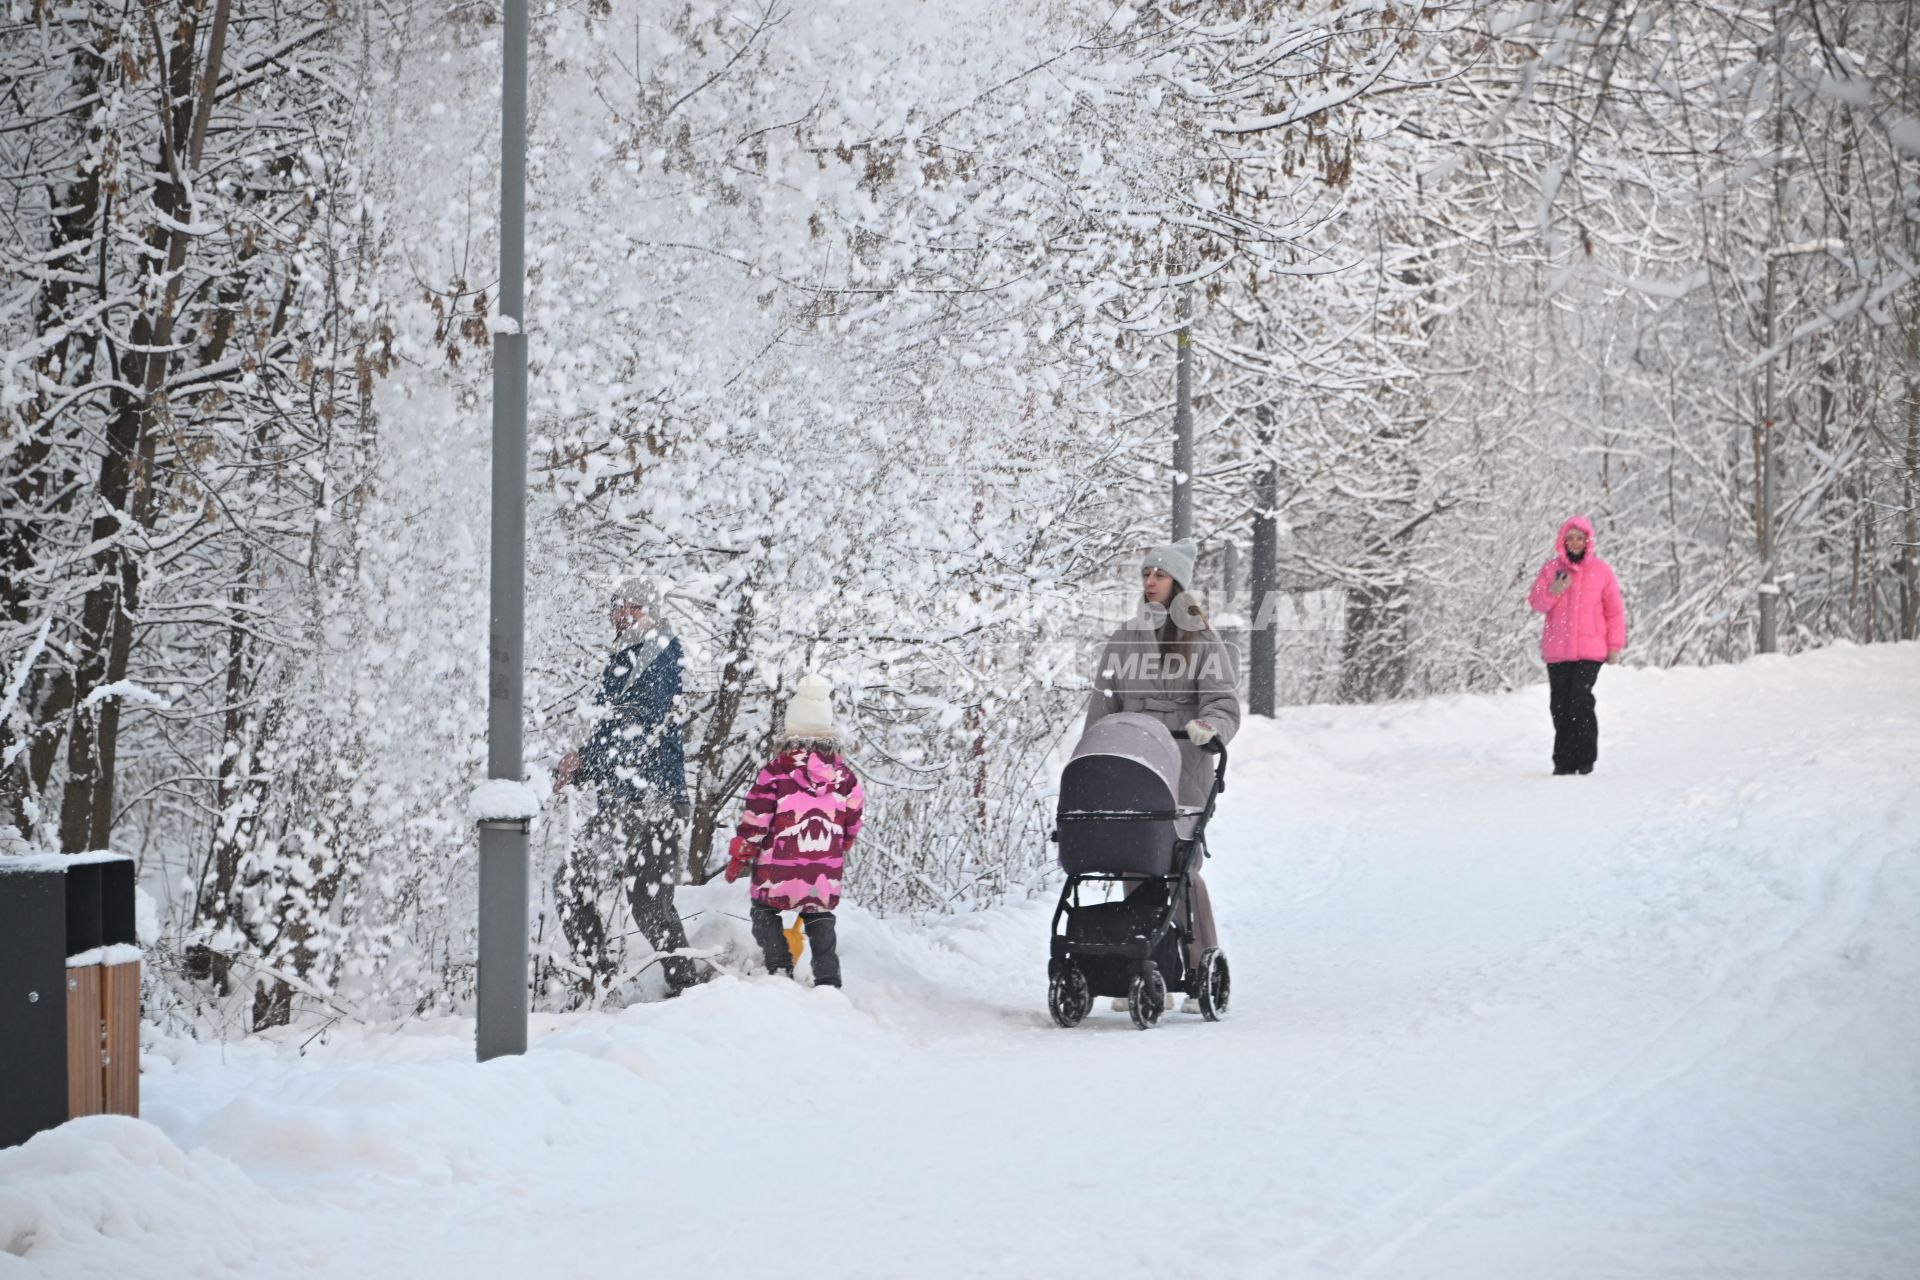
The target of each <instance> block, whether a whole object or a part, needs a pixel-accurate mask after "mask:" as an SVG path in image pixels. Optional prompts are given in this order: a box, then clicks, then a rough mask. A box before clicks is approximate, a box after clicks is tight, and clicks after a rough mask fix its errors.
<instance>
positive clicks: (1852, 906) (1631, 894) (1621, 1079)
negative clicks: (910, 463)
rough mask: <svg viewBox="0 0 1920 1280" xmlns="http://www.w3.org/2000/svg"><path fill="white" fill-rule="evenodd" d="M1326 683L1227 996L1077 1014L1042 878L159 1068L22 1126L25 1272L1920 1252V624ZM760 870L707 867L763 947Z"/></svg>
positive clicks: (1286, 726)
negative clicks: (1815, 642)
mask: <svg viewBox="0 0 1920 1280" xmlns="http://www.w3.org/2000/svg"><path fill="white" fill-rule="evenodd" d="M1599 698H1600V714H1601V718H1602V748H1603V754H1602V758H1601V762H1600V767H1599V770H1598V771H1597V772H1596V773H1595V774H1594V775H1593V776H1592V777H1590V778H1576V779H1562V778H1552V777H1548V776H1546V767H1545V753H1546V745H1547V728H1546V720H1547V716H1546V708H1545V692H1544V690H1543V689H1538V688H1535V689H1529V690H1523V691H1520V692H1518V693H1515V694H1512V695H1503V696H1494V697H1471V698H1446V699H1436V700H1433V701H1429V702H1424V703H1415V704H1407V705H1404V706H1396V707H1386V708H1380V707H1359V708H1324V707H1313V708H1298V709H1291V710H1288V711H1286V712H1284V713H1283V714H1282V715H1281V716H1280V717H1279V718H1278V719H1277V721H1275V722H1274V723H1272V724H1270V725H1268V724H1256V725H1254V726H1251V727H1250V728H1249V729H1248V730H1247V732H1246V733H1245V734H1243V736H1242V737H1241V739H1240V740H1239V741H1238V742H1237V743H1236V744H1235V749H1234V767H1233V772H1232V774H1231V776H1230V786H1229V790H1228V794H1227V796H1226V797H1225V799H1224V801H1223V804H1222V809H1221V812H1220V815H1219V817H1218V819H1217V820H1216V826H1215V829H1214V833H1213V841H1212V843H1213V845H1214V848H1215V851H1216V855H1217V856H1216V857H1215V858H1214V859H1213V861H1212V862H1211V863H1210V864H1209V866H1208V877H1209V881H1210V883H1211V884H1212V885H1213V887H1214V893H1215V898H1216V902H1217V904H1218V908H1219V911H1220V915H1221V928H1222V935H1223V939H1224V942H1225V945H1226V947H1227V950H1228V952H1229V954H1230V956H1231V957H1232V958H1233V961H1234V965H1235V979H1236V984H1235V985H1236V990H1235V998H1236V1005H1235V1008H1234V1010H1233V1012H1232V1014H1231V1015H1230V1017H1229V1018H1228V1020H1227V1021H1226V1022H1224V1023H1221V1024H1218V1025H1206V1024H1203V1023H1201V1022H1200V1020H1199V1019H1197V1018H1195V1017H1193V1016H1191V1015H1184V1014H1178V1013H1176V1014H1170V1015H1168V1016H1167V1017H1166V1018H1165V1019H1163V1022H1162V1024H1161V1026H1160V1027H1159V1028H1158V1029H1156V1030H1154V1031H1152V1032H1149V1033H1145V1034H1142V1033H1140V1032H1137V1031H1135V1030H1133V1028H1132V1026H1131V1024H1130V1022H1129V1021H1128V1020H1127V1018H1126V1016H1125V1015H1124V1014H1119V1013H1114V1012H1112V1011H1110V1010H1108V1009H1106V1008H1105V1007H1104V1002H1102V1005H1101V1007H1099V1008H1098V1010H1097V1011H1096V1013H1095V1014H1094V1015H1093V1016H1092V1017H1091V1018H1090V1019H1089V1020H1088V1021H1087V1023H1085V1024H1083V1025H1082V1026H1081V1027H1079V1028H1076V1029H1074V1030H1072V1031H1062V1030H1059V1029H1057V1028H1055V1027H1053V1026H1052V1024H1051V1022H1050V1021H1049V1020H1048V1018H1047V1015H1046V1012H1045V998H1044V987H1045V963H1046V940H1045V937H1046V928H1047V921H1048V918H1049V916H1050V914H1051V911H1052V902H1051V899H1050V898H1048V899H1046V900H1035V901H1030V902H1020V903H1013V904H1009V905H1008V906H1005V907H1002V908H999V909H997V910H993V911H988V912H982V913H978V914H976V915H970V916H964V917H953V918H943V919H938V920H931V921H921V922H913V921H886V920H879V919H876V918H874V917H872V916H870V915H867V914H866V913H864V912H861V911H860V910H859V909H858V908H857V907H855V908H852V909H849V910H848V911H847V912H845V914H844V915H843V925H842V939H843V942H842V945H843V951H844V954H845V964H846V968H847V979H848V982H849V986H848V988H847V990H846V991H845V992H844V993H842V992H833V991H815V990H810V989H807V988H806V987H805V986H804V985H797V984H792V983H788V982H786V981H784V980H778V979H770V978H766V977H746V978H741V977H738V976H723V977H722V978H720V979H719V980H717V981H716V982H714V983H713V984H711V985H709V986H707V987H704V988H701V989H699V990H696V991H694V992H691V993H689V994H688V995H687V996H686V997H684V998H683V999H681V1000H678V1001H675V1002H673V1003H671V1004H658V1003H644V1004H640V1005H636V1006H634V1007H631V1008H628V1009H625V1010H621V1011H618V1012H611V1013H598V1014H583V1015H570V1016H566V1017H551V1016H549V1017H536V1019H535V1025H534V1043H533V1046H532V1051H531V1052H530V1053H529V1054H528V1055H526V1056H525V1057H524V1058H520V1059H517V1060H503V1061H500V1062H496V1063H490V1064H487V1065H486V1066H484V1067H477V1066H475V1065H473V1064H472V1063H471V1061H470V1049H469V1046H470V1043H471V1041H470V1037H471V1024H470V1023H468V1022H463V1021H460V1020H451V1019H449V1020H441V1021H437V1022H428V1023H413V1024H408V1025H404V1026H397V1027H386V1028H339V1029H336V1030H334V1031H332V1032H329V1033H328V1034H327V1035H326V1036H324V1037H323V1038H322V1039H321V1040H319V1041H316V1042H315V1043H314V1044H313V1045H312V1046H311V1047H310V1048H309V1049H308V1050H307V1052H306V1053H305V1054H304V1055H302V1054H301V1053H299V1052H298V1046H299V1045H300V1043H301V1042H302V1041H303V1040H305V1039H307V1037H308V1036H309V1035H310V1034H311V1029H309V1030H305V1031H299V1032H295V1033H290V1034H288V1035H287V1036H285V1037H283V1038H272V1037H262V1038H256V1039H255V1040H253V1041H249V1042H246V1043H241V1044H233V1045H227V1046H221V1045H216V1044H196V1043H192V1042H187V1041H181V1040H163V1041H159V1042H155V1043H152V1044H150V1045H149V1052H148V1053H147V1054H146V1055H144V1056H143V1066H144V1067H145V1070H146V1073H147V1074H146V1078H145V1090H146V1119H144V1120H141V1121H131V1120H124V1119H119V1118H111V1117H103V1118H98V1119H93V1120H87V1121H82V1122H78V1123H76V1124H72V1125H68V1126H65V1127H63V1128H62V1129H59V1130H56V1131H54V1132H52V1133H48V1134H43V1135H41V1136H40V1137H37V1138H36V1139H34V1140H33V1141H32V1142H31V1143H29V1144H27V1146H25V1147H23V1148H20V1149H17V1150H14V1151H6V1152H0V1280H12V1278H13V1277H15V1276H21V1277H25V1276H32V1277H35V1278H36V1280H38V1278H39V1277H49V1276H50V1277H61V1278H63V1280H64V1278H66V1277H90V1276H110V1275H112V1276H118V1275H122V1274H126V1273H129V1272H133V1271H138V1272H140V1273H142V1274H149V1275H158V1276H173V1275H180V1276H262V1275H273V1276H282V1275H284V1276H347V1275H363V1274H373V1275H380V1274H392V1273H398V1272H400V1271H402V1270H408V1271H413V1270H421V1269H429V1268H430V1269H432V1270H433V1271H436V1272H437V1271H441V1270H446V1271H448V1272H450V1273H454V1274H464V1275H473V1276H493V1275H499V1276H508V1275H526V1274H578V1275H589V1276H591V1275H625V1274H629V1273H633V1272H638V1273H639V1274H642V1275H661V1276H668V1275H691V1274H697V1275H707V1276H728V1277H730V1276H748V1275H754V1274H758V1273H760V1272H763V1271H766V1270H773V1271H776V1272H781V1273H790V1274H793V1275H796V1276H801V1277H808V1276H815V1275H819V1276H832V1277H835V1278H836V1280H850V1278H852V1277H890V1276H915V1277H919V1276H928V1277H948V1276H953V1277H960V1276H1005V1275H1021V1276H1073V1277H1078V1276H1089V1277H1092V1276H1101V1277H1107V1276H1143V1277H1144V1276H1155V1277H1185V1276H1191V1277H1293V1276H1316V1277H1317V1276H1387V1277H1402V1276H1408V1277H1428V1276H1432V1277H1451V1276H1460V1277H1509V1276H1511V1277H1526V1278H1527V1280H1541V1278H1546V1277H1568V1278H1570V1280H1571V1278H1576V1277H1577V1278H1578V1280H1596V1278H1603V1277H1616V1276H1617V1277H1628V1276H1644V1277H1691V1276H1700V1275H1739V1276H1742V1277H1756V1276H1758V1277H1780V1278H1781V1280H1820V1278H1824V1277H1834V1278H1836V1280H1838V1278H1840V1277H1847V1278H1849V1280H1857V1278H1862V1277H1865V1278H1872V1277H1887V1278H1888V1280H1893V1278H1894V1277H1899V1278H1901V1280H1906V1278H1908V1277H1911V1276H1913V1275H1917V1274H1920V1161H1916V1160H1915V1159H1914V1157H1913V1152H1914V1151H1915V1150H1920V1065H1917V1064H1920V1002H1916V1001H1915V1000H1914V999H1913V998H1912V994H1911V989H1910V984H1911V980H1912V975H1913V973H1914V972H1915V968H1916V961H1920V928H1917V927H1916V919H1917V915H1916V908H1920V771H1916V769H1915V767H1914V764H1913V761H1914V759H1915V758H1916V756H1917V755H1920V753H1917V752H1916V750H1915V749H1916V747H1920V646H1916V645H1910V644H1909V645H1897V646H1880V647H1876V648H1873V649H1856V648H1851V647H1847V646H1841V647H1837V648H1835V649H1832V650H1826V651H1822V652H1819V653H1814V654H1810V655H1806V656H1803V657H1799V658H1795V659H1792V660H1784V659H1766V660H1759V661H1755V662H1750V663H1747V664H1744V665H1742V666H1740V667H1735V668H1714V669H1709V670H1679V671H1634V670H1624V671H1623V670H1611V671H1608V672H1607V673H1606V674H1605V675H1604V676H1603V678H1602V681H1601V684H1600V689H1599ZM741 897H742V890H741V888H740V887H739V886H724V885H715V886H708V887H706V888H703V889H700V890H692V891H688V892H687V893H686V894H685V897H684V900H683V903H682V910H683V912H686V913H688V914H689V915H693V913H695V912H698V914H697V915H695V916H694V918H693V920H692V922H691V929H692V932H693V945H694V946H695V947H698V948H715V949H717V950H718V951H720V952H721V953H722V954H723V955H724V956H726V957H728V959H727V961H726V963H728V964H729V965H730V966H732V967H734V968H735V969H739V968H741V967H742V966H743V964H744V960H743V958H744V957H745V956H746V955H747V954H748V949H749V946H750V944H749V941H748V937H747V931H746V924H745V920H744V918H743V917H744V910H743V909H742V907H743V904H742V902H740V901H736V899H739V898H741Z"/></svg>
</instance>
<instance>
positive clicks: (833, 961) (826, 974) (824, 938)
mask: <svg viewBox="0 0 1920 1280" xmlns="http://www.w3.org/2000/svg"><path fill="white" fill-rule="evenodd" d="M802 919H804V920H805V921H806V922H807V946H808V947H810V948H811V949H812V950H813V985H814V986H816V987H837V986H839V985H840V948H839V943H838V942H837V941H836V940H835V938H834V932H833V912H831V911H816V912H814V913H813V914H812V915H809V916H803V917H802Z"/></svg>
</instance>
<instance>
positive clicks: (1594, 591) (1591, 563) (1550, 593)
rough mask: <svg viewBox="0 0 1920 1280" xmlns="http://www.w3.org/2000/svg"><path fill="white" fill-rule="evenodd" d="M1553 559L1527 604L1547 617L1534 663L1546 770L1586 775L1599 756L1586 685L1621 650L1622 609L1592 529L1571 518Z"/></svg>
mask: <svg viewBox="0 0 1920 1280" xmlns="http://www.w3.org/2000/svg"><path fill="white" fill-rule="evenodd" d="M1553 552H1554V554H1553V558H1552V559H1551V560H1548V561H1547V562H1546V563H1545V564H1544V565H1541V566H1540V573H1539V576H1538V577H1536V578H1535V579H1534V580H1533V590H1532V591H1531V592H1529V593H1528V594H1527V603H1528V604H1529V605H1531V606H1532V607H1533V611H1534V612H1535V613H1544V614H1546V615H1547V622H1546V626H1545V627H1544V628H1543V629H1542V630H1541V633H1540V656H1541V657H1542V658H1545V659H1546V660H1547V688H1548V690H1549V693H1548V704H1547V705H1548V709H1549V710H1550V711H1551V712H1552V713H1553V771H1554V772H1555V773H1557V774H1559V773H1592V772H1593V762H1594V761H1595V760H1596V759H1597V758H1598V757H1599V755H1600V721H1599V718H1598V717H1597V716H1596V715H1595V714H1594V709H1593V685H1594V681H1596V680H1598V679H1599V678H1600V666H1601V664H1602V663H1606V662H1617V661H1618V660H1619V658H1620V651H1621V650H1622V649H1625V648H1626V647H1627V610H1626V607H1625V606H1624V605H1622V604H1621V602H1620V582H1619V580H1618V579H1617V578H1615V577H1614V576H1613V566H1612V565H1610V564H1608V563H1607V562H1606V561H1605V560H1602V559H1601V558H1600V555H1599V553H1598V552H1596V551H1595V550H1594V545H1593V522H1592V521H1590V520H1588V519H1587V518H1586V517H1585V516H1575V517H1573V518H1572V519H1571V520H1569V521H1567V522H1566V523H1565V524H1563V525H1561V526H1560V536H1559V537H1558V538H1556V539H1554V543H1553Z"/></svg>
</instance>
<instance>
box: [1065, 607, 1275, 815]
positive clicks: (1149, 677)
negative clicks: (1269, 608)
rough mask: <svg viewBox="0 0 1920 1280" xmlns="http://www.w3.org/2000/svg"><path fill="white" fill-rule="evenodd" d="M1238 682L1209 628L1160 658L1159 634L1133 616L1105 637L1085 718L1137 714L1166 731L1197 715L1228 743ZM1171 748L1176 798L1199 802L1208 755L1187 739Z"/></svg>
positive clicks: (1236, 715) (1227, 653) (1236, 712)
mask: <svg viewBox="0 0 1920 1280" xmlns="http://www.w3.org/2000/svg"><path fill="white" fill-rule="evenodd" d="M1238 684H1239V679H1238V674H1237V672H1236V670H1235V668H1234V662H1233V654H1232V651H1231V650H1229V649H1228V648H1227V646H1226V645H1225V644H1223V643H1221V641H1220V637H1219V636H1217V635H1215V634H1214V633H1213V630H1212V629H1211V628H1208V629H1207V630H1204V631H1200V632H1197V633H1194V634H1192V635H1190V636H1188V638H1187V643H1185V644H1183V645H1179V646H1176V647H1175V648H1174V650H1173V651H1172V652H1171V653H1169V654H1167V655H1165V656H1164V657H1163V656H1162V655H1161V653H1160V640H1159V637H1158V636H1156V635H1155V634H1154V632H1153V631H1152V630H1151V629H1150V628H1149V627H1148V626H1147V625H1146V624H1145V623H1144V621H1142V620H1135V621H1133V622H1129V623H1127V624H1126V625H1125V626H1122V627H1121V628H1120V629H1119V630H1118V631H1115V632H1114V633H1113V634H1112V635H1111V636H1109V637H1107V643H1106V645H1105V647H1104V648H1103V649H1102V650H1101V653H1100V665H1099V666H1098V667H1097V668H1096V669H1095V670H1094V675H1093V691H1092V692H1091V693H1090V694H1089V695H1088V696H1087V719H1086V723H1087V724H1088V725H1091V724H1092V723H1093V722H1094V721H1095V720H1098V719H1099V718H1100V717H1101V716H1110V715H1113V714H1115V713H1116V712H1121V711H1138V712H1144V713H1146V714H1147V715H1150V716H1152V717H1154V718H1155V719H1157V720H1159V721H1160V723H1162V724H1164V725H1166V726H1167V728H1169V729H1183V728H1185V727H1186V724H1187V721H1189V720H1205V721H1206V722H1207V723H1208V724H1210V725H1212V726H1213V727H1214V728H1215V729H1217V730H1218V731H1219V733H1220V740H1221V741H1222V742H1226V741H1230V740H1231V739H1232V737H1233V735H1234V731H1235V730H1237V729H1238V728H1239V727H1240V693H1239V689H1238ZM1082 731H1083V732H1084V728H1083V730H1082ZM1179 746H1180V795H1179V803H1180V804H1182V805H1188V806H1192V807H1196V808H1197V807H1199V806H1201V805H1204V804H1205V803H1206V802H1207V790H1208V788H1210V787H1211V786H1212V785H1213V781H1212V780H1213V756H1212V755H1210V754H1209V753H1207V752H1205V751H1202V750H1201V749H1200V748H1199V747H1196V746H1194V745H1193V744H1192V743H1190V742H1185V741H1183V742H1181V743H1180V744H1179Z"/></svg>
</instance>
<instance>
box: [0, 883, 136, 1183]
mask: <svg viewBox="0 0 1920 1280" xmlns="http://www.w3.org/2000/svg"><path fill="white" fill-rule="evenodd" d="M133 871H134V867H133V859H131V858H127V857H122V856H120V855H118V854H109V853H83V854H75V855H72V856H66V855H60V854H44V855H33V856H29V857H24V858H22V857H6V858H0V1147H6V1146H12V1145H14V1144H16V1143H21V1142H25V1141H26V1140H27V1139H28V1138H30V1137H32V1136H33V1135H34V1134H36V1133H38V1132H40V1131H41V1130H42V1129H50V1128H52V1127H53V1126H54V1125H57V1124H60V1123H61V1122H62V1121H65V1120H69V1119H72V1118H74V1117H76V1116H86V1115H98V1114H100V1113H102V1112H110V1113H113V1114H117V1115H129V1116H136V1115H139V1114H140V948H139V943H138V940H137V938H136V937H135V934H134V910H133Z"/></svg>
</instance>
